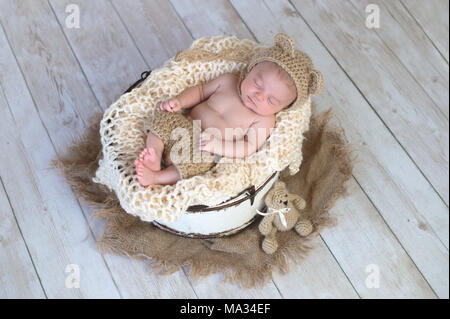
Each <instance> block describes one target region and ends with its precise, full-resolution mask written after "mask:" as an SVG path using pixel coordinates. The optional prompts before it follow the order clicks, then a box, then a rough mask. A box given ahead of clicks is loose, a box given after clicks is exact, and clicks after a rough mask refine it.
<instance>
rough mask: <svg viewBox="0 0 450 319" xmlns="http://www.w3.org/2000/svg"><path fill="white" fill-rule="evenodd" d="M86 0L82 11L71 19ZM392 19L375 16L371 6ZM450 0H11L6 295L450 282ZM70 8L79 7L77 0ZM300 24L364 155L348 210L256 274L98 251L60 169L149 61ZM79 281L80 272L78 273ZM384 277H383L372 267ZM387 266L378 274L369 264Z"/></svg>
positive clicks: (4, 127) (237, 292)
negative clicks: (75, 21)
mask: <svg viewBox="0 0 450 319" xmlns="http://www.w3.org/2000/svg"><path fill="white" fill-rule="evenodd" d="M71 4H76V5H77V6H78V8H79V12H80V27H79V28H69V27H68V26H67V23H66V19H67V17H68V15H69V14H70V10H69V11H68V10H67V8H68V6H69V5H71ZM369 4H375V5H376V6H377V8H378V9H379V17H380V27H379V28H372V29H370V28H368V27H366V25H365V22H366V18H367V15H369V14H370V12H369V13H366V7H367V6H368V5H369ZM448 7H449V1H448V0H430V1H417V0H396V1H388V0H373V1H372V0H370V1H369V0H362V1H359V0H346V1H339V2H336V1H333V0H316V1H301V0H291V1H289V0H271V1H269V0H267V1H260V0H245V1H244V0H215V1H206V0H189V1H187V0H170V1H167V0H126V1H125V0H97V1H88V0H75V1H74V0H49V1H45V0H23V1H16V0H0V24H1V28H0V111H1V113H2V116H1V117H0V297H2V298H449V253H448V244H449V243H448V238H449V226H448V225H449V211H448V202H449V182H448V178H449V102H448V101H449V64H448V61H449V60H448V45H449V44H448V34H449V32H448V31H449V30H448V19H449V18H448V13H447V12H448ZM69 8H70V7H69ZM280 31H283V32H286V33H288V34H289V35H291V36H292V37H293V38H294V40H295V42H296V44H297V46H298V47H299V48H300V49H302V50H304V51H306V52H307V53H308V54H309V55H310V56H311V57H312V60H313V62H314V64H315V66H316V67H317V69H319V70H320V71H321V72H322V73H323V75H324V78H325V89H324V91H323V93H322V94H321V95H320V96H318V97H317V98H316V102H317V105H318V111H322V110H326V109H328V108H329V107H333V108H334V112H335V115H336V119H337V121H338V122H339V123H340V124H341V125H342V126H343V127H344V128H345V130H346V135H347V138H348V140H349V142H350V143H351V144H352V145H353V146H354V147H355V149H356V151H357V154H358V158H357V164H356V167H355V169H354V174H353V178H352V179H351V180H350V181H349V183H348V188H349V190H350V192H351V195H350V196H348V197H346V198H344V199H341V200H340V201H339V202H338V203H337V204H336V206H335V207H334V208H333V209H332V211H331V214H333V215H335V216H337V218H338V222H339V224H338V226H337V227H334V228H330V229H327V230H325V231H324V232H323V233H322V234H321V236H319V237H318V238H316V239H315V240H314V245H315V249H314V250H313V251H312V252H311V254H310V255H309V257H308V258H307V259H305V260H304V261H303V262H302V263H301V264H300V265H292V271H291V272H290V273H288V274H287V275H282V274H278V273H276V274H275V275H274V279H273V281H271V282H270V283H269V284H268V285H266V286H264V287H262V288H257V289H250V290H245V289H241V288H239V287H237V286H235V285H231V284H223V283H221V279H222V278H221V276H220V275H214V276H210V277H208V278H206V279H204V280H202V281H200V282H193V281H192V280H191V278H189V277H188V276H187V274H188V269H183V270H180V271H178V272H176V273H174V274H173V275H171V276H158V275H156V274H153V273H151V272H150V271H149V268H148V266H147V265H145V264H144V263H143V262H140V261H134V260H129V259H127V258H125V257H119V256H115V255H110V254H106V255H101V254H100V253H98V251H97V250H96V248H95V238H96V237H97V236H98V235H99V233H100V231H101V225H99V224H97V223H93V224H92V225H88V220H89V217H90V216H91V213H92V210H91V209H90V208H89V207H86V206H85V205H83V204H82V203H81V202H79V201H78V200H77V199H76V198H74V196H73V192H72V190H71V189H70V187H69V186H68V185H66V184H65V183H64V182H63V179H62V177H61V174H60V172H58V171H56V170H50V169H48V167H49V163H50V160H51V159H53V158H55V157H56V156H57V155H58V154H61V153H63V152H64V151H65V150H66V149H67V147H68V145H70V143H71V141H73V140H74V139H76V137H77V136H79V135H81V133H82V132H83V130H84V129H85V128H86V126H87V125H88V119H89V118H90V117H91V116H92V115H93V114H95V113H96V112H98V111H100V110H104V109H106V108H107V107H108V106H109V104H111V103H112V102H114V100H115V99H117V97H118V96H119V95H120V94H121V92H123V90H124V89H125V88H126V87H127V86H128V85H129V84H130V83H132V82H134V81H135V80H136V78H137V77H138V76H139V75H140V73H141V72H142V71H144V70H146V69H148V68H151V69H153V68H157V67H159V66H161V65H162V63H164V61H166V60H167V59H169V58H170V57H172V56H173V55H174V54H175V53H176V52H177V51H179V50H182V49H185V48H187V47H188V46H189V45H190V43H191V42H192V41H193V40H194V39H197V38H198V37H202V36H213V35H218V34H226V35H236V36H237V37H239V38H248V39H252V40H254V41H259V42H265V43H272V41H273V36H274V35H275V34H276V33H277V32H280ZM77 272H78V273H79V275H80V284H79V287H76V286H75V287H74V286H73V285H72V286H71V285H70V283H71V282H70V278H71V276H73V275H74V274H75V273H77ZM375 277H376V278H375ZM374 278H375V279H378V280H375V281H373V280H372V279H374Z"/></svg>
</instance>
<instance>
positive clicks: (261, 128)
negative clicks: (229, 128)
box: [214, 117, 275, 158]
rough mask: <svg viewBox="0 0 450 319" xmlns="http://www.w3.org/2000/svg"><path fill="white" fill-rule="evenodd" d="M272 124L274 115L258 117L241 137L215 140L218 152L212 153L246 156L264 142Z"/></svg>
mask: <svg viewBox="0 0 450 319" xmlns="http://www.w3.org/2000/svg"><path fill="white" fill-rule="evenodd" d="M274 126H275V117H266V118H263V119H260V120H258V121H256V122H255V123H253V124H252V125H251V126H250V127H249V130H248V132H247V134H246V135H245V136H244V137H243V138H242V139H240V140H236V141H230V140H222V141H217V144H218V145H217V147H218V152H214V153H216V154H219V155H222V156H225V157H232V158H243V157H247V156H249V155H250V154H252V153H254V152H256V151H257V150H258V149H259V148H260V147H261V145H263V144H264V142H265V141H266V140H267V138H268V137H269V136H270V133H271V132H272V130H273V128H274Z"/></svg>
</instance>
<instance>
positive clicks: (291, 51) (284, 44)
mask: <svg viewBox="0 0 450 319" xmlns="http://www.w3.org/2000/svg"><path fill="white" fill-rule="evenodd" d="M273 42H274V43H275V45H277V46H279V47H280V48H281V49H282V50H283V52H285V53H287V54H288V55H290V56H292V57H293V56H294V55H295V43H294V40H293V39H292V38H291V37H290V36H288V35H287V34H286V33H282V32H280V33H278V34H277V35H276V36H275V38H274V40H273Z"/></svg>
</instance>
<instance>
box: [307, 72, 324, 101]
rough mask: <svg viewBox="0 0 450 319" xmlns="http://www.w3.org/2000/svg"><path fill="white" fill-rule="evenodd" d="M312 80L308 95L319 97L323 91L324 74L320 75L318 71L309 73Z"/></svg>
mask: <svg viewBox="0 0 450 319" xmlns="http://www.w3.org/2000/svg"><path fill="white" fill-rule="evenodd" d="M309 76H310V79H309V88H308V94H311V95H317V94H319V93H320V92H321V91H322V89H323V77H322V73H320V72H319V71H317V70H312V71H311V72H310V73H309Z"/></svg>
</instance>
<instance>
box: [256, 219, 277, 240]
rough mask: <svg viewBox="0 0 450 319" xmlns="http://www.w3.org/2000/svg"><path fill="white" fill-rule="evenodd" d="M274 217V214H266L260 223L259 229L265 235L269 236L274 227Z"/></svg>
mask: <svg viewBox="0 0 450 319" xmlns="http://www.w3.org/2000/svg"><path fill="white" fill-rule="evenodd" d="M274 217H275V215H274V214H271V215H267V216H264V218H263V219H262V221H261V223H259V227H258V229H259V231H260V232H261V234H263V235H264V236H267V235H268V234H270V232H271V231H272V228H273V225H272V222H273V219H274Z"/></svg>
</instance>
